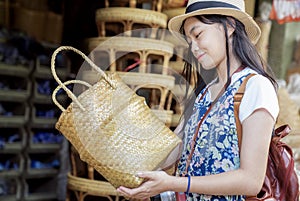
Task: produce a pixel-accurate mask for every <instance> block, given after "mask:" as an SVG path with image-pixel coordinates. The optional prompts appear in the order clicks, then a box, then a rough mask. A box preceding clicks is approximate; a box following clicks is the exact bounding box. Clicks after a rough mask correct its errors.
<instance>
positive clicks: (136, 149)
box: [51, 46, 181, 188]
mask: <svg viewBox="0 0 300 201" xmlns="http://www.w3.org/2000/svg"><path fill="white" fill-rule="evenodd" d="M64 50H71V51H74V52H76V53H77V54H79V55H81V56H82V57H83V58H84V59H85V60H86V61H87V62H88V63H89V65H91V67H92V68H93V69H94V70H96V71H97V72H98V73H99V74H101V76H102V77H101V78H100V79H99V81H98V82H97V83H95V84H94V85H90V84H89V83H87V82H84V81H81V80H69V81H66V82H64V83H62V82H61V80H60V79H59V78H58V76H57V75H56V72H55V57H56V56H57V54H58V53H59V52H60V51H64ZM51 70H52V74H53V77H54V78H55V80H56V81H57V82H58V84H59V86H58V87H57V88H56V89H55V90H54V91H53V94H52V99H53V102H54V103H55V104H56V105H57V106H58V107H59V108H60V109H61V110H62V114H61V116H60V117H59V120H58V122H57V123H56V129H58V130H59V131H60V132H61V133H62V134H63V135H64V136H65V137H66V138H67V139H68V140H69V141H70V143H71V144H72V145H73V146H74V147H75V149H76V150H77V151H78V153H79V155H80V158H81V159H82V160H83V161H85V162H87V163H88V164H89V165H90V166H92V167H94V168H95V170H97V171H98V172H99V173H100V174H101V175H102V176H103V177H104V178H105V179H107V180H108V181H109V182H110V183H111V184H112V185H113V186H114V187H119V186H121V185H122V186H127V187H130V188H133V187H137V186H139V185H140V184H141V183H142V182H143V180H142V179H141V178H139V177H137V176H135V174H136V172H137V171H141V170H157V169H159V168H160V167H161V165H162V164H163V163H164V161H165V159H166V158H167V157H168V155H169V153H171V151H172V150H173V149H174V148H175V147H176V146H178V145H179V144H180V143H181V140H180V139H179V138H178V136H176V135H175V134H174V133H173V132H172V131H171V130H170V129H169V128H168V127H167V126H166V125H165V124H164V123H163V122H162V121H161V120H159V118H158V117H157V116H156V115H155V114H154V113H153V112H152V111H151V110H150V108H149V107H148V106H147V105H146V103H145V99H144V98H143V97H140V96H138V95H137V94H136V93H135V92H134V91H133V90H132V89H130V88H129V87H128V86H127V85H126V84H125V83H123V81H122V80H121V79H120V78H119V77H118V75H117V73H111V74H106V73H104V72H103V71H102V70H101V69H100V68H99V67H97V66H96V65H95V64H94V63H93V62H92V61H91V60H90V59H89V58H88V57H87V56H86V55H84V54H83V53H82V52H80V51H79V50H77V49H75V48H73V47H69V46H62V47H59V48H58V49H57V50H56V51H55V52H54V53H53V55H52V59H51ZM74 83H75V84H81V85H84V86H86V87H87V88H88V89H87V90H86V91H84V92H82V93H81V94H80V95H79V96H77V97H76V96H75V95H74V94H73V92H71V91H70V90H69V89H68V88H67V86H66V85H68V84H74ZM61 88H62V89H63V90H64V91H65V92H66V93H67V95H68V96H69V97H70V98H71V99H72V103H71V104H70V105H69V106H68V107H67V108H66V109H65V108H63V107H62V106H61V105H60V103H58V101H57V100H56V94H57V92H58V91H59V90H60V89H61Z"/></svg>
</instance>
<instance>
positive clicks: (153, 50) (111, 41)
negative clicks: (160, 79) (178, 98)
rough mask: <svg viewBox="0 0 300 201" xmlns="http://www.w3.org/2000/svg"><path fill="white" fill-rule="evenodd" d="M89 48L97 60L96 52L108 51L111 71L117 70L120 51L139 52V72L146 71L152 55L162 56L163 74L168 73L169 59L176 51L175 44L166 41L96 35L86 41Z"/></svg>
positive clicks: (125, 52)
mask: <svg viewBox="0 0 300 201" xmlns="http://www.w3.org/2000/svg"><path fill="white" fill-rule="evenodd" d="M86 44H87V49H88V51H89V52H91V59H92V60H93V61H95V60H96V53H99V52H106V53H107V54H108V55H109V60H110V61H109V63H110V69H111V71H116V60H117V59H118V58H116V56H117V54H118V53H122V54H129V53H137V54H138V55H139V59H140V60H141V63H140V65H139V72H142V73H145V72H146V65H147V60H148V58H150V56H153V55H155V56H161V57H162V58H163V62H162V67H163V70H164V71H163V72H162V73H163V74H167V69H168V68H169V60H170V58H171V56H172V55H173V52H174V45H173V44H171V43H169V42H166V41H160V40H155V39H149V38H133V37H96V38H89V39H88V40H87V41H86Z"/></svg>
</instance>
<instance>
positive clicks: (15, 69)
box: [0, 62, 34, 78]
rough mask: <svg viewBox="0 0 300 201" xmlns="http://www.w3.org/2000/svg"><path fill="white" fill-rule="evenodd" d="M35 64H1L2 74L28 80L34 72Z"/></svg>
mask: <svg viewBox="0 0 300 201" xmlns="http://www.w3.org/2000/svg"><path fill="white" fill-rule="evenodd" d="M33 65H34V64H33V63H31V64H29V65H28V66H25V65H10V64H6V63H3V62H0V74H1V75H8V76H18V77H25V78H27V77H28V76H29V74H30V73H31V72H32V70H33Z"/></svg>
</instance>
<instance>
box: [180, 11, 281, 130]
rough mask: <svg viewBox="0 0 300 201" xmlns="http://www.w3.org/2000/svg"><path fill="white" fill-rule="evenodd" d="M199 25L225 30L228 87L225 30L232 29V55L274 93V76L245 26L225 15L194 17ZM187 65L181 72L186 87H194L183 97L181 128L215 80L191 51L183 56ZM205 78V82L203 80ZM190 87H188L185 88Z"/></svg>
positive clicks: (226, 36) (228, 66)
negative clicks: (200, 94)
mask: <svg viewBox="0 0 300 201" xmlns="http://www.w3.org/2000/svg"><path fill="white" fill-rule="evenodd" d="M195 17H196V18H197V19H198V20H199V21H201V22H202V23H205V24H214V23H219V24H221V25H222V26H223V28H224V34H225V38H226V57H227V86H228V85H229V84H230V81H231V80H230V75H229V73H230V72H229V69H230V60H229V39H228V34H227V26H228V25H230V26H232V27H233V28H234V29H235V31H234V33H233V36H232V37H233V40H232V46H233V48H232V49H233V54H235V56H236V57H237V58H238V59H240V60H241V62H242V64H243V65H244V66H247V67H249V68H251V69H253V70H254V71H256V72H257V73H258V74H261V75H263V76H265V77H266V78H268V79H269V80H270V81H271V83H272V84H273V86H274V88H275V89H277V84H276V81H275V78H274V73H273V71H272V69H271V67H270V66H269V65H268V64H267V63H266V62H265V61H264V60H263V59H262V57H261V56H260V55H259V53H258V51H257V50H256V47H255V46H254V45H253V43H252V42H251V41H250V39H249V38H248V36H247V33H246V31H245V26H244V24H242V23H241V22H240V21H239V20H237V19H235V18H233V17H229V16H224V15H201V16H200V15H199V16H195ZM183 25H184V22H183V23H182V26H181V29H180V31H181V33H182V34H183V35H185V33H184V29H183ZM186 56H187V57H186V62H185V66H184V70H183V74H184V75H185V79H186V80H187V84H189V83H195V84H194V89H193V93H192V94H189V95H188V94H186V96H185V100H186V101H185V109H184V113H183V118H184V125H185V124H186V122H187V120H188V117H189V115H190V114H191V112H192V108H193V105H194V101H195V98H196V97H197V96H198V95H199V93H200V92H201V91H202V89H203V88H205V87H206V84H207V83H209V82H210V81H212V79H214V78H215V77H216V73H215V70H214V69H213V70H205V69H204V68H202V67H201V65H200V64H199V62H198V61H197V60H196V58H195V57H194V55H193V53H192V51H191V47H189V48H188V51H187V55H186ZM204 78H205V80H204ZM188 87H189V86H187V88H188Z"/></svg>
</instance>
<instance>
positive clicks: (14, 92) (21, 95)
mask: <svg viewBox="0 0 300 201" xmlns="http://www.w3.org/2000/svg"><path fill="white" fill-rule="evenodd" d="M0 78H1V76H0ZM7 79H9V78H7ZM14 79H16V78H14ZM2 80H3V79H2ZM0 82H2V81H0ZM12 82H17V83H18V85H19V86H22V85H23V86H24V87H22V88H19V89H1V88H0V100H2V101H18V102H24V101H27V99H28V98H29V96H30V94H31V82H30V81H29V80H26V79H22V80H21V79H18V80H17V81H14V80H12ZM24 82H26V83H24Z"/></svg>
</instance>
